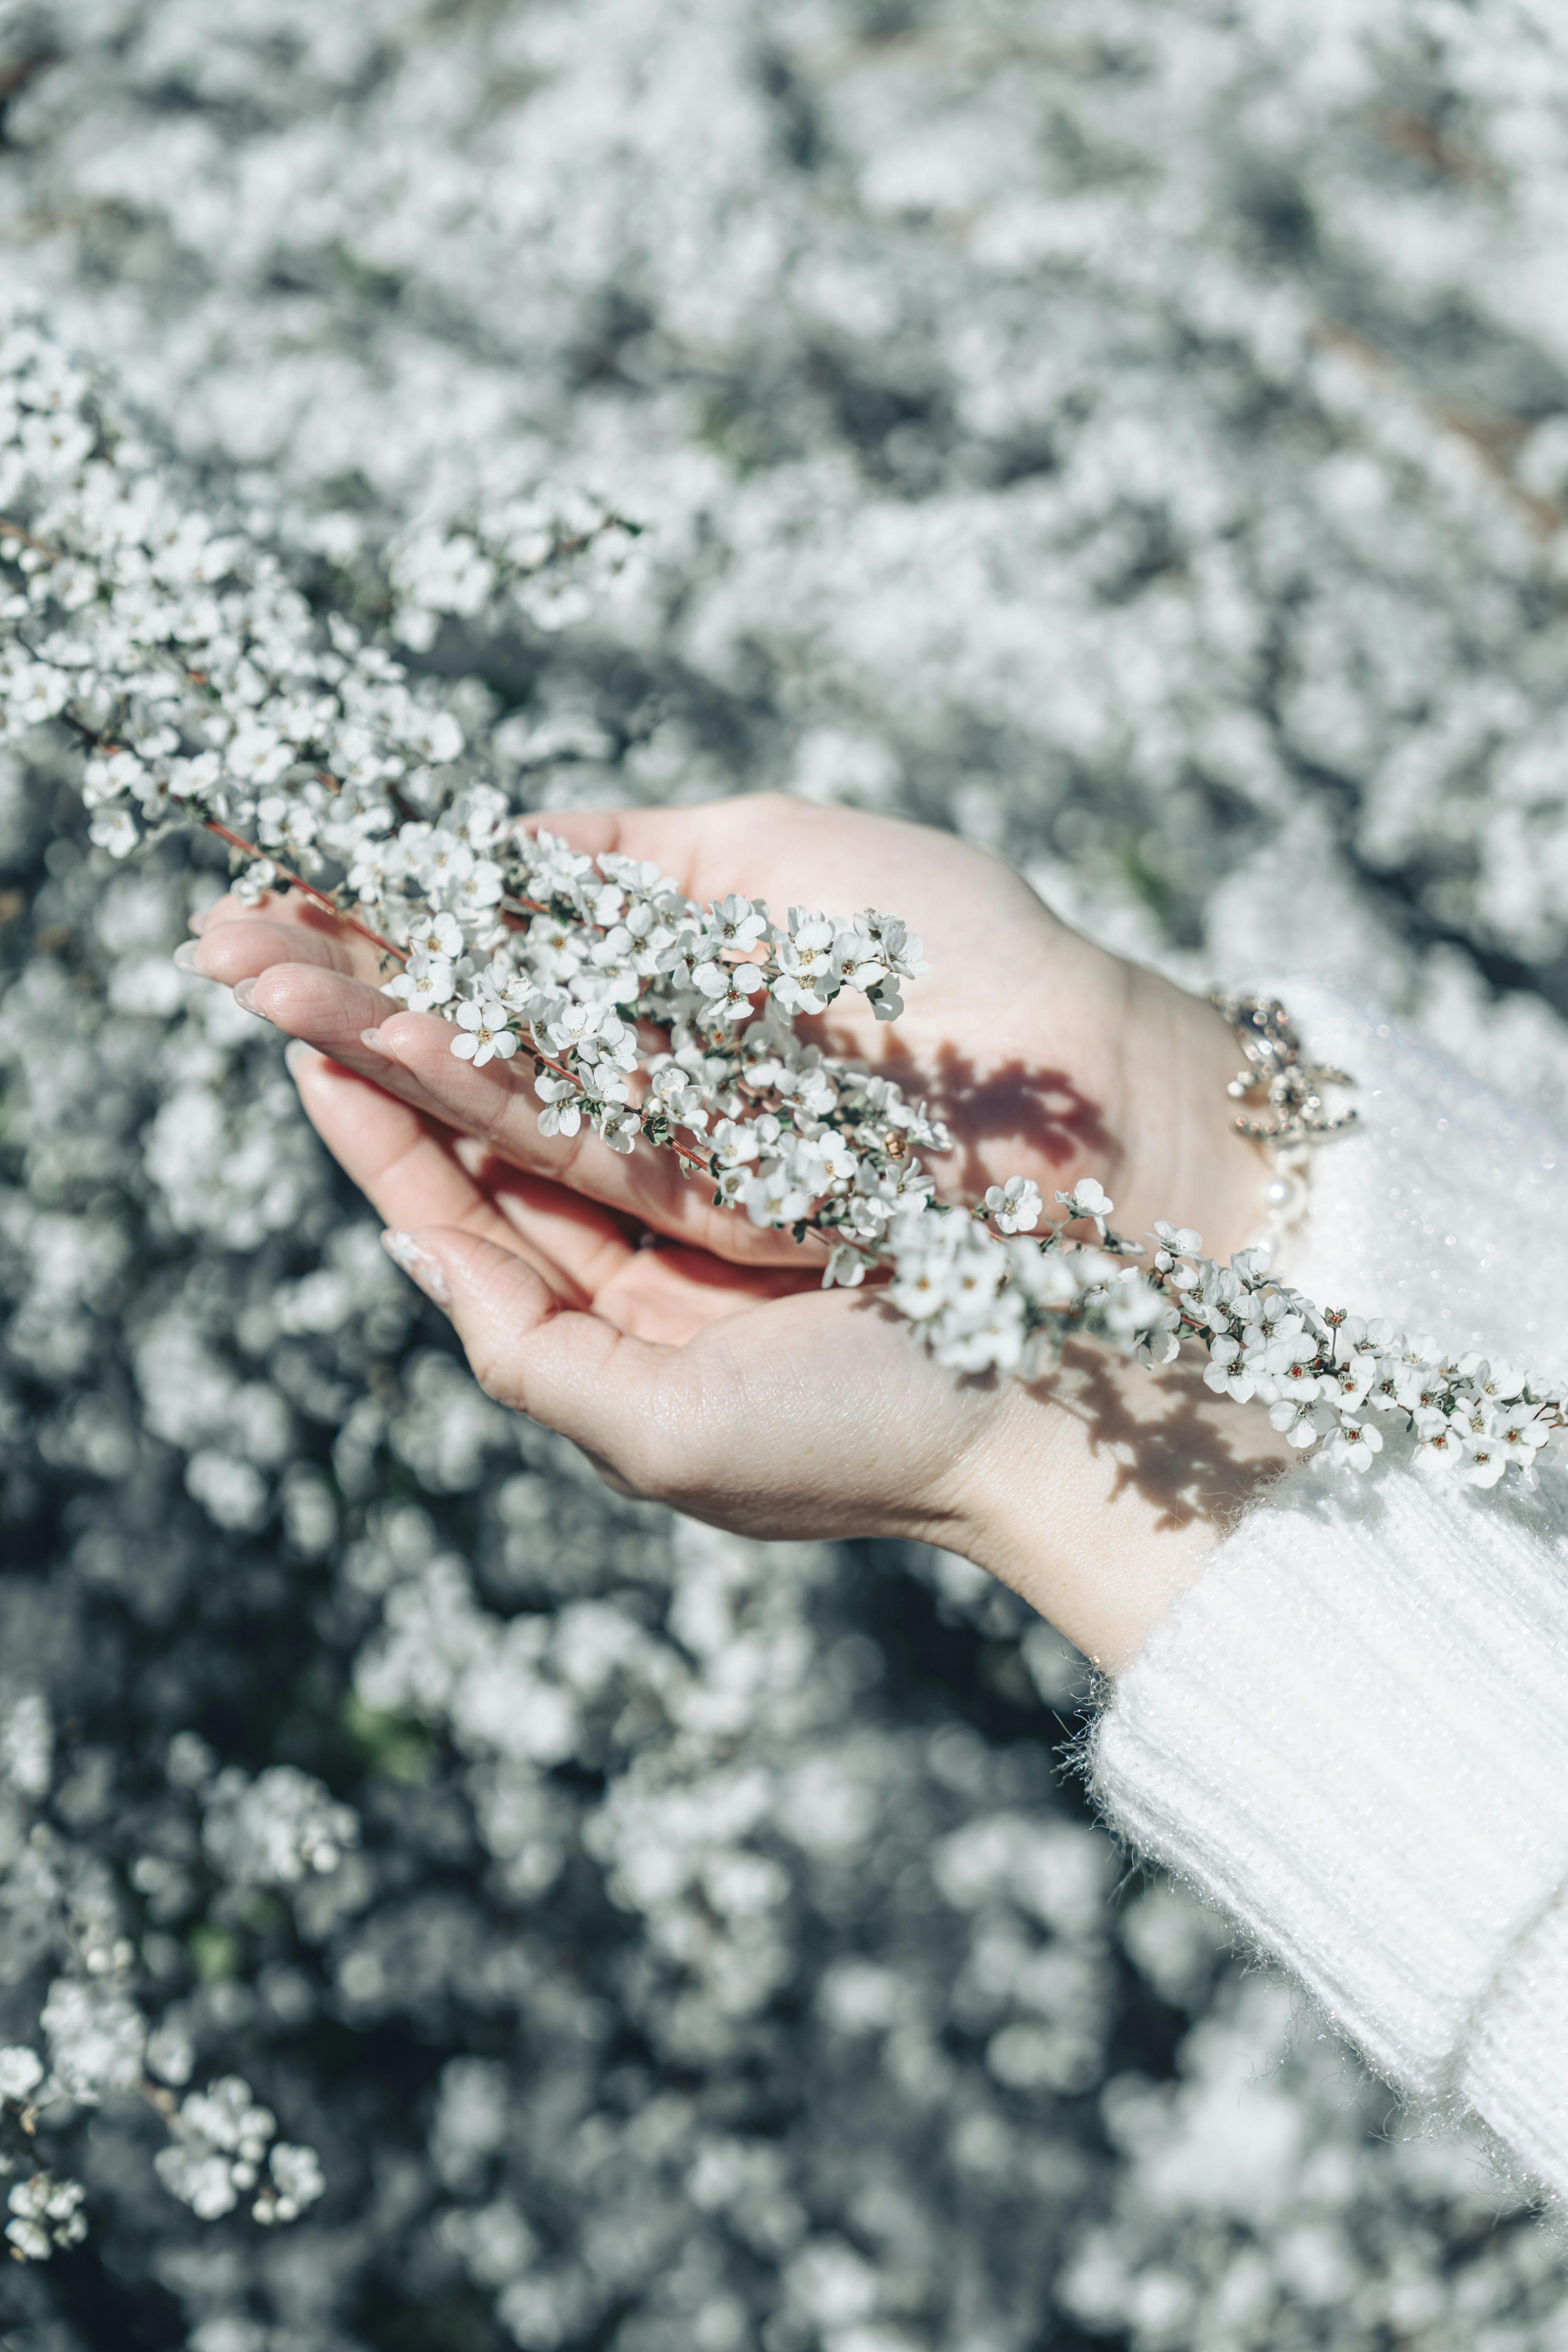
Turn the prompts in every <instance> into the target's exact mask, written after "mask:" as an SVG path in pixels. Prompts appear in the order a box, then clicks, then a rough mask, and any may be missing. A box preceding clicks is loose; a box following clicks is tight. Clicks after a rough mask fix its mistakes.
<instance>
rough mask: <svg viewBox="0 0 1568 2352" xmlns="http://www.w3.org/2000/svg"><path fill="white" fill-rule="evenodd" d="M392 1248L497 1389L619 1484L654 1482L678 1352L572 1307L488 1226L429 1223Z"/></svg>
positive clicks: (479, 1373) (485, 1381)
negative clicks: (481, 1230) (492, 1237)
mask: <svg viewBox="0 0 1568 2352" xmlns="http://www.w3.org/2000/svg"><path fill="white" fill-rule="evenodd" d="M386 1245H387V1248H388V1250H389V1252H390V1253H391V1255H392V1256H393V1257H394V1258H395V1259H396V1261H397V1263H398V1264H399V1265H402V1266H403V1267H404V1268H405V1271H406V1272H407V1273H408V1274H409V1275H410V1276H412V1278H413V1279H414V1280H415V1281H416V1282H417V1283H418V1284H419V1286H420V1287H421V1288H422V1289H424V1290H425V1291H426V1293H427V1294H428V1296H429V1297H432V1298H433V1299H434V1300H435V1301H436V1303H437V1306H438V1307H442V1308H443V1309H444V1311H445V1312H446V1313H447V1315H449V1316H450V1317H451V1318H452V1322H453V1325H454V1327H455V1328H456V1330H457V1333H458V1339H460V1340H461V1341H462V1343H463V1349H464V1352H465V1353H466V1354H467V1356H468V1363H469V1366H470V1368H471V1370H472V1371H473V1374H474V1377H475V1379H476V1380H477V1381H479V1385H480V1387H481V1388H483V1389H484V1390H485V1391H487V1393H488V1394H489V1395H490V1396H493V1397H495V1398H496V1399H497V1400H498V1402H500V1403H501V1404H506V1405H510V1406H511V1407H512V1408H513V1409H514V1410H515V1411H516V1412H525V1413H527V1415H528V1416H529V1418H530V1420H531V1421H538V1422H542V1423H543V1424H544V1426H545V1427H546V1428H547V1429H553V1430H558V1431H559V1432H560V1433H561V1435H562V1436H563V1437H568V1438H570V1439H571V1440H572V1442H573V1444H576V1445H580V1446H581V1447H582V1448H583V1450H584V1453H586V1454H589V1455H591V1456H592V1457H593V1459H594V1460H595V1461H596V1462H597V1463H599V1464H600V1465H602V1466H603V1467H605V1469H606V1470H607V1471H608V1472H609V1474H610V1475H613V1476H614V1477H615V1479H616V1482H617V1483H618V1484H621V1485H623V1486H626V1487H628V1488H630V1489H631V1490H632V1491H634V1492H636V1493H639V1494H640V1493H646V1492H647V1491H649V1490H650V1488H651V1487H652V1486H654V1485H655V1484H656V1483H657V1480H658V1462H659V1459H660V1443H659V1441H660V1436H661V1433H662V1432H663V1430H664V1428H665V1426H666V1423H667V1420H668V1418H669V1409H670V1404H671V1402H672V1401H673V1400H672V1392H671V1391H670V1389H669V1388H668V1387H667V1381H666V1378H665V1376H666V1375H667V1374H668V1372H669V1370H671V1368H672V1367H674V1366H676V1365H678V1363H679V1353H678V1351H677V1350H675V1349H668V1348H661V1347H658V1346H655V1345H654V1344H652V1343H651V1342H650V1341H648V1340H647V1339H634V1338H632V1337H631V1336H630V1335H629V1334H628V1333H626V1332H623V1331H616V1329H615V1328H613V1327H612V1326H611V1325H610V1324H609V1323H606V1322H605V1321H604V1320H603V1319H602V1318H600V1317H598V1316H597V1315H592V1314H584V1313H579V1312H576V1311H574V1309H572V1308H570V1307H563V1306H561V1304H560V1303H559V1301H558V1300H557V1299H556V1298H555V1297H553V1296H552V1293H551V1290H550V1287H549V1286H548V1284H546V1283H545V1282H543V1281H542V1280H541V1278H540V1276H538V1274H536V1273H535V1272H534V1271H533V1269H532V1268H531V1267H530V1266H528V1265H524V1263H523V1262H522V1260H521V1258H518V1257H514V1256H512V1255H510V1253H509V1252H508V1251H506V1250H504V1249H500V1248H498V1247H497V1245H496V1244H494V1243H493V1242H490V1241H488V1240H485V1239H483V1238H481V1237H480V1236H479V1235H478V1234H469V1233H464V1232H457V1231H454V1230H452V1229H451V1228H450V1227H444V1226H425V1227H421V1228H418V1229H416V1230H415V1231H414V1232H412V1233H409V1232H394V1233H393V1234H389V1235H388V1236H387V1237H386ZM680 1385H681V1384H680V1383H679V1381H676V1382H675V1383H674V1384H673V1387H674V1388H679V1386H680Z"/></svg>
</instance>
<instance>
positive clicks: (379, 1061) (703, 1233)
mask: <svg viewBox="0 0 1568 2352" xmlns="http://www.w3.org/2000/svg"><path fill="white" fill-rule="evenodd" d="M245 1001H246V1002H247V1003H248V1005H249V1007H250V1009H251V1011H253V1012H255V1013H260V1014H261V1015H262V1016H263V1018H265V1019H266V1020H268V1021H271V1022H274V1023H275V1024H277V1026H278V1027H279V1028H280V1029H284V1030H286V1031H287V1032H288V1033H289V1035H290V1036H294V1037H303V1038H304V1039H305V1040H306V1042H307V1043H308V1044H310V1045H314V1046H315V1047H316V1048H317V1049H318V1050H319V1051H320V1052H321V1053H324V1054H330V1055H331V1057H332V1059H333V1060H334V1061H336V1062H339V1063H341V1064H342V1066H344V1067H345V1068H346V1069H350V1070H353V1071H355V1072H356V1073H357V1074H358V1075H359V1076H362V1077H368V1078H372V1079H374V1080H375V1082H376V1083H377V1084H378V1085H381V1086H384V1087H386V1088H387V1090H388V1091H389V1092H391V1093H394V1094H395V1095H397V1096H399V1097H401V1098H402V1099H403V1100H404V1101H405V1102H406V1103H408V1104H410V1105H411V1106H412V1107H413V1108H415V1109H416V1110H419V1111H422V1112H423V1113H425V1115H426V1117H429V1118H437V1119H441V1120H444V1121H445V1122H446V1123H447V1125H448V1126H450V1127H452V1128H454V1129H456V1130H457V1131H458V1133H459V1134H461V1135H467V1136H471V1137H473V1138H475V1139H478V1140H479V1141H480V1142H483V1143H486V1144H488V1145H489V1146H490V1147H491V1149H492V1150H495V1151H497V1152H499V1153H500V1156H501V1157H502V1158H503V1159H505V1160H510V1162H511V1163H512V1165H513V1166H514V1167H518V1168H522V1169H525V1170H527V1171H528V1172H529V1173H530V1174H531V1175H537V1176H544V1177H548V1178H549V1179H550V1180H551V1181H552V1182H554V1183H561V1184H567V1185H570V1187H571V1189H572V1190H573V1191H574V1192H579V1193H581V1194H583V1195H584V1197H585V1198H586V1199H588V1200H591V1201H596V1202H599V1203H600V1205H601V1206H602V1207H605V1208H607V1209H611V1210H614V1211H615V1212H616V1213H617V1214H619V1215H622V1216H626V1217H631V1218H635V1219H636V1220H637V1222H638V1223H640V1224H644V1225H647V1226H650V1227H651V1228H652V1229H653V1231H654V1232H656V1233H659V1234H665V1235H666V1236H667V1237H668V1238H669V1239H671V1240H676V1241H682V1242H687V1243H689V1244H691V1245H692V1247H694V1248H697V1249H708V1250H711V1251H712V1252H713V1254H714V1255H716V1256H719V1257H723V1258H728V1259H731V1261H733V1262H734V1263H735V1264H737V1265H791V1266H798V1265H802V1264H805V1265H806V1266H808V1267H809V1266H810V1265H814V1264H815V1265H817V1266H818V1267H820V1265H821V1264H822V1260H823V1256H824V1254H825V1253H824V1248H823V1245H822V1244H820V1242H818V1241H817V1239H816V1235H814V1234H808V1235H807V1236H806V1240H805V1244H804V1245H802V1246H800V1247H797V1246H796V1244H795V1242H794V1241H792V1240H791V1238H790V1236H789V1235H788V1234H777V1233H772V1232H768V1231H766V1230H764V1229H763V1228H761V1227H758V1226H756V1225H753V1224H752V1223H751V1222H750V1220H749V1219H747V1218H746V1217H744V1216H743V1215H741V1214H739V1213H736V1212H735V1211H733V1210H718V1209H715V1208H714V1207H713V1206H712V1195H711V1192H710V1189H709V1188H708V1187H707V1186H705V1185H704V1183H703V1181H702V1180H701V1179H700V1178H687V1177H685V1176H683V1175H682V1174H681V1172H680V1169H679V1163H678V1162H677V1160H676V1159H675V1157H674V1154H673V1153H672V1152H669V1151H667V1150H657V1149H655V1147H653V1146H652V1145H649V1144H639V1145H638V1147H637V1150H635V1151H633V1152H629V1153H619V1152H613V1151H611V1150H609V1148H608V1147H607V1146H606V1145H605V1144H604V1143H602V1142H601V1141H600V1140H599V1139H598V1137H597V1136H595V1134H593V1133H592V1131H591V1130H588V1129H584V1131H583V1132H581V1133H579V1134H578V1135H576V1136H559V1135H558V1136H544V1135H542V1134H541V1133H540V1131H539V1104H538V1101H537V1098H536V1097H535V1096H534V1094H533V1092H532V1086H531V1078H522V1077H519V1076H516V1075H515V1074H514V1073H513V1072H512V1070H511V1069H510V1068H509V1066H508V1065H507V1064H506V1063H504V1062H500V1061H494V1062H489V1063H487V1064H486V1066H485V1067H484V1068H483V1069H476V1068H475V1067H474V1066H473V1064H472V1063H471V1062H465V1061H462V1060H460V1059H459V1057H458V1055H456V1054H454V1053H453V1051H452V1039H453V1035H454V1034H455V1033H454V1031H453V1028H452V1024H450V1022H447V1021H443V1020H441V1019H439V1018H438V1016H437V1015H436V1014H435V1013H391V1012H390V1010H389V1006H388V1002H387V999H386V998H385V997H384V996H382V995H379V994H378V993H376V992H374V991H373V990H370V989H367V988H365V987H364V986H363V984H362V983H360V982H356V981H352V980H348V979H346V978H344V977H343V976H342V975H341V974H338V973H331V972H326V971H317V970H312V969H311V968H310V967H309V966H306V965H302V964H276V965H273V966H271V967H270V968H269V969H268V971H265V972H264V973H262V974H261V976H260V977H259V978H258V980H256V981H254V982H250V983H249V992H248V994H247V998H246V1000H245ZM367 1030H370V1031H373V1032H374V1037H375V1044H374V1045H366V1044H365V1043H364V1033H365V1032H366V1031H367Z"/></svg>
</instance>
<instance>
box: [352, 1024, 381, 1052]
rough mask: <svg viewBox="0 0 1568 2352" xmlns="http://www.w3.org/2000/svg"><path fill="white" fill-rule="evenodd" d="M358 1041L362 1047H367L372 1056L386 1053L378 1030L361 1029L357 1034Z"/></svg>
mask: <svg viewBox="0 0 1568 2352" xmlns="http://www.w3.org/2000/svg"><path fill="white" fill-rule="evenodd" d="M359 1041H360V1044H361V1045H368V1046H369V1047H370V1050H371V1052H372V1053H373V1054H384V1053H385V1051H386V1048H385V1046H384V1045H383V1044H382V1042H381V1032H380V1030H379V1029H362V1030H361V1031H360V1033H359Z"/></svg>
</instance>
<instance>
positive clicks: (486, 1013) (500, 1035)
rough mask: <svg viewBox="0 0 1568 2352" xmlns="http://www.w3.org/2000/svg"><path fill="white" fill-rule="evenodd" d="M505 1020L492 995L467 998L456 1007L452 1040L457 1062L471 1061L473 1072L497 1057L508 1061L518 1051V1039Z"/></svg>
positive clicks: (500, 1005) (502, 1011) (504, 1012)
mask: <svg viewBox="0 0 1568 2352" xmlns="http://www.w3.org/2000/svg"><path fill="white" fill-rule="evenodd" d="M507 1017H508V1016H507V1010H506V1007H505V1005H504V1004H501V1003H498V1002H497V1000H496V999H495V998H494V997H493V996H486V997H472V996H470V997H468V999H467V1000H466V1001H465V1003H461V1004H459V1005H458V1034H457V1036H456V1037H454V1038H453V1040H452V1051H453V1053H454V1054H456V1055H457V1056H458V1060H459V1061H460V1062H472V1064H473V1066H474V1067H475V1069H476V1070H479V1069H483V1067H484V1066H485V1064H486V1063H487V1062H488V1061H489V1060H491V1059H492V1058H493V1057H496V1056H499V1057H500V1060H501V1061H503V1062H510V1059H511V1057H512V1055H514V1054H515V1053H516V1051H517V1036H516V1033H515V1032H514V1031H512V1030H510V1029H509V1028H508V1026H507Z"/></svg>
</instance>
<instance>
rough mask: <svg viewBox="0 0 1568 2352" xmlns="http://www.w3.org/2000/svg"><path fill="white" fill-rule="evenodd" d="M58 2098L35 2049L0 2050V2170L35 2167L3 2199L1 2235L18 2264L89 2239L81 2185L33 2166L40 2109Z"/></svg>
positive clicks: (40, 2259) (56, 2087) (56, 2088)
mask: <svg viewBox="0 0 1568 2352" xmlns="http://www.w3.org/2000/svg"><path fill="white" fill-rule="evenodd" d="M59 2096H60V2086H59V2084H58V2083H56V2082H54V2081H52V2080H51V2079H50V2077H49V2074H48V2070H47V2067H46V2066H45V2064H44V2062H43V2060H42V2059H41V2058H40V2057H39V2055H38V2053H37V2051H36V2050H30V2049H28V2048H27V2047H26V2045H25V2044H19V2045H17V2046H16V2047H13V2048H11V2049H9V2050H0V2138H3V2140H4V2142H5V2147H4V2151H3V2152H0V2172H15V2171H16V2170H17V2169H18V2168H19V2166H20V2165H21V2164H23V2163H27V2164H30V2165H33V2166H34V2168H33V2169H31V2170H29V2172H28V2174H27V2177H26V2179H22V2180H18V2181H16V2183H15V2184H14V2185H13V2187H12V2189H11V2191H10V2194H9V2196H8V2197H7V2199H6V2202H7V2204H8V2206H9V2207H10V2211H11V2218H10V2220H9V2221H7V2222H6V2224H5V2237H6V2241H7V2242H8V2244H9V2247H10V2250H11V2253H12V2257H13V2259H14V2260H15V2261H17V2262H34V2263H41V2262H47V2260H48V2258H49V2256H50V2254H51V2253H52V2252H54V2250H55V2248H56V2247H57V2246H74V2245H78V2244H79V2243H80V2242H81V2240H82V2239H83V2238H84V2237H85V2236H86V2235H87V2217H86V2215H85V2214H84V2213H83V2212H82V2211H81V2210H80V2209H81V2205H82V2201H83V2200H84V2198H85V2196H86V2194H87V2192H86V2190H85V2189H83V2187H82V2185H81V2183H80V2181H79V2180H71V2179H62V2178H61V2177H60V2176H58V2174H56V2173H54V2172H51V2171H48V2170H47V2169H40V2168H37V2164H36V2157H35V2155H34V2147H33V2143H34V2139H35V2136H36V2134H37V2127H38V2113H39V2110H40V2108H42V2107H47V2105H50V2104H51V2102H53V2101H54V2100H57V2099H58V2097H59Z"/></svg>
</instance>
